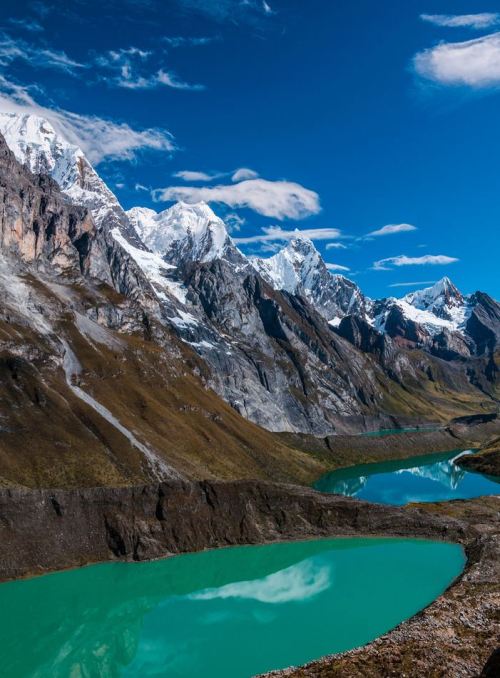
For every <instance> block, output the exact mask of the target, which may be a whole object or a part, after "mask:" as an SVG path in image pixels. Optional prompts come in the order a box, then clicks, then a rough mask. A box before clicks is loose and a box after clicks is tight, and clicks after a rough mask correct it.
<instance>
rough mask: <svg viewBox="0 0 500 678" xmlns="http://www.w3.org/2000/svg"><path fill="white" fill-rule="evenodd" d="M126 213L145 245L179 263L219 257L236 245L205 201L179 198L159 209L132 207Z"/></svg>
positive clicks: (167, 259)
mask: <svg viewBox="0 0 500 678" xmlns="http://www.w3.org/2000/svg"><path fill="white" fill-rule="evenodd" d="M126 214H127V216H128V218H129V219H130V222H131V223H132V225H133V227H134V228H135V230H136V231H137V233H138V235H139V237H140V238H141V240H142V241H143V243H144V244H145V245H146V247H148V248H149V249H150V250H151V251H152V252H155V253H156V254H159V255H160V256H162V257H164V258H165V260H166V261H168V262H171V263H175V264H176V265H178V264H179V263H181V261H186V260H190V261H198V262H200V263H205V262H207V261H213V260H214V259H220V258H222V257H223V256H224V255H225V253H226V251H227V249H228V248H229V247H231V246H233V247H234V245H232V241H231V238H230V237H229V235H228V233H227V230H226V226H225V224H224V222H223V221H222V219H220V218H219V217H218V216H217V215H216V214H215V213H214V212H213V210H212V209H211V208H210V207H209V206H208V205H207V204H206V203H204V202H198V203H195V204H188V203H185V202H179V203H176V204H175V205H173V206H172V207H169V208H168V209H166V210H163V211H162V212H159V213H158V212H155V210H152V209H149V208H147V207H133V208H132V209H130V210H128V212H127V213H126Z"/></svg>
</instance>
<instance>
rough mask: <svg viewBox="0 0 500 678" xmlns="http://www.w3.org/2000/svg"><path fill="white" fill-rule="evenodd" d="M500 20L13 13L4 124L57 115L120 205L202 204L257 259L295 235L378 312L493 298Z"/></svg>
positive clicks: (45, 5) (337, 13) (139, 8)
mask: <svg viewBox="0 0 500 678" xmlns="http://www.w3.org/2000/svg"><path fill="white" fill-rule="evenodd" d="M497 11H498V12H500V4H497V5H495V4H494V3H491V2H486V1H485V2H481V3H478V2H477V1H476V2H472V1H471V0H470V1H469V2H462V1H460V0H451V1H431V0H429V1H427V2H423V0H405V1H404V2H401V0H392V1H389V0H381V1H380V2H377V3H375V2H373V1H372V0H331V1H329V0H309V2H307V3H305V2H303V1H302V0H268V2H263V1H262V0H246V1H245V0H244V1H241V0H166V1H163V2H160V0H158V1H156V0H128V1H126V0H120V1H119V0H100V1H99V2H93V1H92V0H90V1H85V2H84V1H83V0H80V1H75V2H73V3H71V5H69V3H67V2H60V1H59V0H46V1H45V0H43V1H38V2H23V1H20V0H17V1H16V2H10V0H3V2H2V7H1V9H0V29H1V34H0V107H1V108H4V109H5V108H6V109H9V110H28V111H38V112H41V113H42V114H46V115H48V116H52V120H53V121H54V122H55V123H56V124H58V125H59V126H60V127H61V128H62V129H64V130H65V131H67V132H68V134H70V135H71V136H72V138H73V139H75V140H78V141H79V142H80V143H81V145H82V147H83V148H84V150H85V151H86V152H87V153H88V155H89V157H90V158H91V160H92V161H93V162H94V163H95V164H96V165H97V169H98V171H99V172H100V173H101V175H102V176H103V177H104V178H105V180H106V181H107V182H108V183H109V185H110V187H111V188H112V189H113V190H114V191H115V192H116V194H117V195H118V197H119V199H120V200H121V202H122V204H123V205H124V207H125V208H129V207H132V206H134V205H145V206H150V207H154V208H155V209H158V210H159V209H163V208H165V207H167V206H168V205H169V204H171V203H169V202H168V199H173V198H179V197H184V198H186V199H188V200H194V199H196V198H198V197H201V198H205V199H207V200H210V201H211V205H212V207H213V209H214V210H215V211H216V212H217V213H218V214H220V215H221V216H223V217H224V216H225V217H226V218H227V219H228V222H229V223H230V224H231V225H232V227H233V229H234V230H233V233H232V235H233V237H235V238H237V239H241V243H240V246H241V247H242V249H243V250H244V251H245V252H247V253H255V254H264V255H265V256H267V255H270V254H272V252H273V250H275V249H276V248H277V247H279V246H281V245H283V243H284V242H286V238H288V237H290V235H289V232H290V231H293V230H294V229H296V228H298V229H300V230H301V231H304V232H306V234H307V233H309V234H310V235H312V236H313V238H314V241H315V244H316V246H317V247H318V249H319V250H320V251H321V252H322V253H323V255H324V258H325V260H326V261H327V262H329V263H330V264H332V265H333V266H332V270H336V269H335V267H345V269H346V270H344V268H338V270H339V271H341V272H344V273H345V275H347V276H349V277H352V278H353V279H355V280H356V281H357V282H358V283H359V284H360V285H361V287H362V288H363V290H364V291H365V292H366V293H368V294H369V295H371V296H374V297H375V296H376V297H380V296H387V295H389V294H397V295H399V294H404V293H406V292H407V291H410V290H411V289H413V287H412V286H410V285H409V286H405V284H406V283H420V282H422V283H427V282H430V281H434V280H437V279H439V278H440V277H442V276H443V275H448V276H449V277H450V278H451V279H452V280H453V281H455V282H456V284H457V285H458V286H459V287H460V288H461V289H462V290H463V291H464V292H467V293H468V292H472V291H474V290H475V289H478V288H479V289H483V290H486V291H488V292H489V293H490V294H492V295H494V296H496V297H497V298H498V297H499V296H500V289H499V288H500V284H499V280H498V274H497V270H498V264H497V262H498V255H499V246H498V232H499V227H498V224H499V223H500V208H499V196H500V172H499V170H498V157H500V135H499V133H498V128H499V123H498V121H499V120H500V91H499V89H500V88H499V86H500V33H497V32H498V31H500V14H497ZM422 15H424V16H423V17H422ZM237 170H244V171H240V172H238V173H236V171H237ZM186 172H188V174H186ZM191 173H195V174H191ZM235 173H236V175H235ZM176 175H177V176H176ZM386 227H389V228H386ZM369 234H371V235H369ZM347 269H349V270H347ZM393 285H398V287H392V286H393Z"/></svg>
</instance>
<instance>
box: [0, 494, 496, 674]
mask: <svg viewBox="0 0 500 678" xmlns="http://www.w3.org/2000/svg"><path fill="white" fill-rule="evenodd" d="M499 511H500V498H496V497H490V498H481V499H478V500H473V501H455V502H447V503H444V504H434V505H419V506H409V507H406V508H398V507H393V506H383V505H377V504H369V503H367V502H360V501H357V500H354V499H350V498H346V497H339V496H334V495H326V494H321V493H318V492H315V491H313V490H309V489H304V488H300V487H297V486H293V485H285V484H274V483H264V482H252V481H240V482H185V481H170V482H166V483H158V484H156V485H147V486H146V485H143V486H138V487H123V488H115V489H110V488H95V489H82V490H22V489H3V490H0V580H7V579H12V578H17V577H23V576H29V575H34V574H42V573H44V572H48V571H51V570H57V569H62V568H68V567H77V566H81V565H85V564H88V563H95V562H102V561H113V560H124V561H140V560H146V559H150V558H159V557H165V556H169V555H174V554H178V553H185V552H189V551H198V550H202V549H206V548H215V547H221V546H230V545H237V544H256V543H266V542H272V541H280V540H293V539H307V538H317V537H332V536H350V535H352V536H354V535H356V536H363V535H374V536H395V537H419V538H431V539H442V540H447V541H455V542H459V543H461V544H463V546H464V548H465V550H466V553H467V556H468V565H467V569H466V571H465V573H464V575H463V577H461V578H460V580H459V581H458V582H456V583H455V584H454V585H453V586H452V587H451V588H450V589H449V590H448V591H447V592H446V593H445V594H444V595H443V596H441V597H440V598H439V599H438V600H437V601H435V602H434V603H433V604H432V605H431V606H429V607H428V608H427V609H426V610H424V611H423V612H422V613H420V614H419V615H417V616H416V617H414V618H413V619H412V620H410V621H408V622H405V623H403V624H401V625H400V626H399V627H398V628H397V629H395V630H394V631H393V632H391V633H389V634H387V635H386V636H383V637H382V638H380V639H378V640H376V641H375V642H374V643H371V644H370V645H368V646H366V647H364V648H361V649H359V650H355V651H352V652H349V653H346V654H344V655H338V656H334V657H327V658H325V659H322V660H319V661H317V662H314V663H313V664H311V665H309V666H307V667H304V668H301V669H290V670H288V671H286V672H282V673H281V674H277V675H284V676H285V675H286V676H289V675H294V676H308V677H309V676H368V675H369V676H390V675H394V676H401V675H406V676H423V675H425V676H477V675H479V674H480V673H481V671H482V669H483V667H484V666H485V664H486V663H487V661H488V658H489V657H490V655H492V653H493V651H494V650H495V648H496V646H497V644H498V638H499V634H500V619H499V615H498V610H499V609H500V584H499V582H500V538H499V537H500V522H499V520H498V515H499ZM492 661H493V660H492ZM483 675H494V674H487V673H484V674H483Z"/></svg>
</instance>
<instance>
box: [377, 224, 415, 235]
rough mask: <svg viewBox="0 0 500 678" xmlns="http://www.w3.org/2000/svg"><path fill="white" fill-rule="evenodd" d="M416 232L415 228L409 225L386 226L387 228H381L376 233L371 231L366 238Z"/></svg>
mask: <svg viewBox="0 0 500 678" xmlns="http://www.w3.org/2000/svg"><path fill="white" fill-rule="evenodd" d="M416 230H417V227H416V226H412V225H411V224H387V226H382V228H379V229H377V230H376V231H371V233H368V236H370V237H377V236H380V235H393V234H394V233H407V232H408V231H416Z"/></svg>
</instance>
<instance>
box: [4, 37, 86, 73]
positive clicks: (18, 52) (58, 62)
mask: <svg viewBox="0 0 500 678" xmlns="http://www.w3.org/2000/svg"><path fill="white" fill-rule="evenodd" d="M14 61H24V62H25V63H27V64H28V65H29V66H31V67H33V68H47V69H52V70H59V71H64V72H65V73H67V74H68V75H76V74H77V73H78V72H79V71H80V70H81V69H84V68H86V66H85V64H81V63H79V62H78V61H75V60H74V59H71V58H70V57H68V55H67V54H66V53H65V52H61V51H58V50H54V49H48V48H46V47H38V46H35V45H32V44H30V43H28V42H26V40H21V39H18V40H16V39H14V38H12V37H11V36H10V35H8V34H7V33H0V65H2V66H4V67H5V66H8V65H10V64H11V63H13V62H14Z"/></svg>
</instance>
